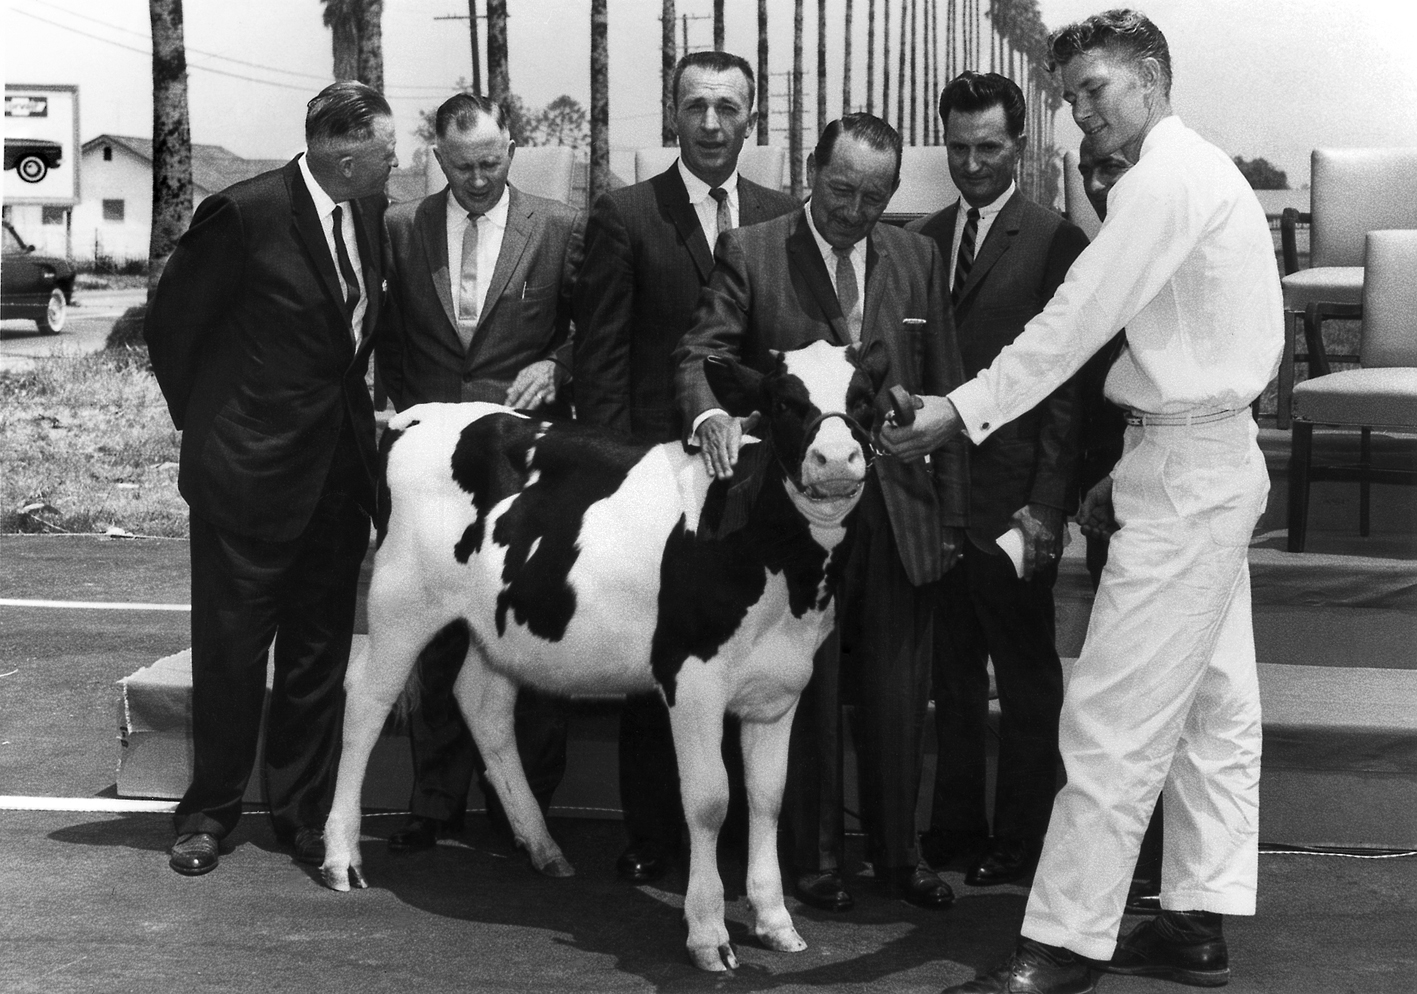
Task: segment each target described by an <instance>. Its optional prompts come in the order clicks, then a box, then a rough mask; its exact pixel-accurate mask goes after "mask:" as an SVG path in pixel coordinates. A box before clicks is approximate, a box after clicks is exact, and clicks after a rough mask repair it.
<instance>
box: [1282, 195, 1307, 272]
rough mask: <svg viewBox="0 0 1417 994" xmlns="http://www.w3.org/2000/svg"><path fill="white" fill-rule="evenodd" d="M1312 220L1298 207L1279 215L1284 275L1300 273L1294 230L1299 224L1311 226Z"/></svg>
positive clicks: (1288, 208)
mask: <svg viewBox="0 0 1417 994" xmlns="http://www.w3.org/2000/svg"><path fill="white" fill-rule="evenodd" d="M1311 221H1312V218H1311V216H1310V215H1309V214H1306V213H1304V212H1303V211H1301V210H1299V209H1298V208H1296V207H1286V208H1284V212H1283V213H1282V214H1280V215H1279V244H1280V248H1281V249H1282V250H1283V252H1284V275H1285V276H1289V275H1290V274H1292V273H1297V272H1298V271H1299V249H1298V246H1297V245H1296V244H1295V235H1294V228H1295V226H1296V225H1299V224H1309V223H1310V222H1311Z"/></svg>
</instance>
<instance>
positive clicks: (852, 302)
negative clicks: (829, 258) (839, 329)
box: [832, 248, 861, 345]
mask: <svg viewBox="0 0 1417 994" xmlns="http://www.w3.org/2000/svg"><path fill="white" fill-rule="evenodd" d="M832 254H833V255H835V256H836V299H837V300H838V301H839V302H840V303H841V319H842V321H844V322H845V323H846V332H847V334H848V335H849V336H850V337H851V344H852V345H860V344H861V312H860V311H859V310H858V309H857V306H856V305H857V304H858V303H859V302H860V300H861V291H860V288H859V287H857V285H856V267H855V266H853V265H852V264H851V249H849V248H844V249H842V248H834V249H832Z"/></svg>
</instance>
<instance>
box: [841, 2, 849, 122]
mask: <svg viewBox="0 0 1417 994" xmlns="http://www.w3.org/2000/svg"><path fill="white" fill-rule="evenodd" d="M841 113H842V115H843V116H844V115H846V114H850V113H851V0H846V38H845V40H844V41H843V42H842V46H841Z"/></svg>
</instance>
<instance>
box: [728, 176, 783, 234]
mask: <svg viewBox="0 0 1417 994" xmlns="http://www.w3.org/2000/svg"><path fill="white" fill-rule="evenodd" d="M765 190H766V187H762V186H759V185H758V184H757V183H754V182H752V181H750V180H746V179H744V178H743V174H742V173H739V174H738V226H739V227H740V228H746V227H747V226H748V225H750V224H761V223H762V222H763V221H771V220H772V219H773V218H774V217H776V216H777V215H776V214H774V213H773V212H772V211H771V210H770V209H769V208H768V207H767V206H766V204H765V203H764V200H763V193H764V192H765Z"/></svg>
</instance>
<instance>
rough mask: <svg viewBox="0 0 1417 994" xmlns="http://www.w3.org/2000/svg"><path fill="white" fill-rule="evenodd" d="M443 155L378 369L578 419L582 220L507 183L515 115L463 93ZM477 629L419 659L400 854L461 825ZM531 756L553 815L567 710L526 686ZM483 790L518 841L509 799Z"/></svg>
mask: <svg viewBox="0 0 1417 994" xmlns="http://www.w3.org/2000/svg"><path fill="white" fill-rule="evenodd" d="M434 132H435V134H436V136H437V143H436V145H435V146H434V149H433V154H434V156H436V158H437V160H438V164H439V165H440V166H441V167H442V169H443V174H444V175H445V176H446V177H447V179H448V186H447V188H446V189H444V190H442V191H440V192H438V193H435V194H433V195H432V196H430V197H426V198H424V199H423V200H422V201H420V202H418V203H416V204H415V203H410V204H400V205H398V206H396V207H393V208H391V209H390V210H389V212H388V214H387V215H386V216H385V219H384V223H385V226H386V227H387V229H388V233H389V243H390V248H391V258H390V263H389V295H390V306H389V307H388V308H387V309H386V310H385V320H384V325H383V327H382V328H381V330H380V337H379V350H378V353H377V361H378V366H379V372H380V374H381V377H382V380H383V382H384V384H385V386H386V388H387V389H388V392H389V398H390V400H391V401H392V402H393V405H394V407H395V409H397V410H403V409H404V408H406V407H411V406H413V405H414V404H421V403H427V402H444V403H457V402H460V401H487V402H489V403H494V404H506V405H508V406H509V407H516V408H522V409H527V410H539V411H542V412H545V413H561V414H566V415H569V413H570V403H569V398H568V397H567V391H565V390H563V389H562V388H563V386H564V385H565V383H566V380H567V378H568V377H569V375H570V335H569V332H570V321H571V285H572V283H573V281H574V279H575V273H576V270H577V269H578V268H579V266H580V257H581V237H582V231H581V227H582V225H581V213H580V211H577V210H575V209H574V208H571V207H568V206H566V205H565V204H562V203H559V202H557V201H554V200H547V199H545V198H543V197H534V196H531V195H530V194H526V193H523V192H522V191H520V190H518V189H517V188H516V187H514V186H511V185H510V184H508V182H507V173H508V170H509V169H510V168H511V165H512V156H513V154H514V153H515V151H516V143H515V142H513V141H512V138H511V135H510V133H509V132H508V130H507V116H506V111H505V109H504V108H503V107H502V106H501V105H500V104H498V103H497V102H496V101H494V100H492V99H490V98H488V97H485V96H472V95H469V94H466V93H459V94H457V95H455V96H453V97H451V98H449V99H448V100H447V101H445V102H444V103H443V105H442V106H441V107H439V108H438V111H437V114H436V115H435V118H434ZM466 654H467V631H466V628H464V627H461V626H458V627H454V628H451V629H449V630H447V631H445V632H443V633H441V634H440V635H439V636H438V637H437V639H436V640H435V642H434V643H433V644H432V645H430V648H429V649H428V650H426V651H425V652H424V653H423V655H422V656H420V658H419V663H418V666H419V676H420V679H421V680H422V682H423V687H424V693H423V695H422V697H421V699H420V701H419V707H418V708H417V709H416V710H415V711H414V713H413V715H412V716H411V719H410V739H411V744H412V748H413V767H414V788H413V798H412V800H411V802H410V809H411V811H412V817H411V818H410V820H409V822H408V824H407V826H405V827H404V828H403V829H401V830H400V831H398V832H395V833H394V834H393V835H391V836H390V837H389V848H390V849H393V850H395V851H399V850H403V851H408V850H415V849H427V848H429V847H431V846H432V845H433V844H434V843H435V842H436V841H437V837H438V835H439V834H440V833H442V832H445V831H456V830H458V829H459V828H461V825H462V820H463V812H464V811H466V809H467V794H468V785H469V784H470V782H471V779H472V777H473V776H474V775H475V774H477V773H478V772H479V771H480V768H481V766H482V763H481V758H480V757H479V756H478V753H477V747H476V745H475V744H474V743H473V741H472V735H471V734H470V733H469V732H468V730H467V725H466V724H465V723H464V722H463V719H462V716H461V714H460V713H459V712H458V708H457V703H456V701H455V700H454V698H453V693H452V690H453V684H454V682H455V681H456V679H457V675H458V672H459V671H460V670H461V668H462V661H463V658H464V657H465V656H466ZM516 731H517V748H518V751H519V752H520V753H521V756H522V761H523V763H524V764H525V766H526V772H527V779H528V781H529V782H530V784H531V788H532V792H533V793H534V794H535V795H536V797H537V800H539V801H540V802H541V804H542V808H543V811H544V810H545V809H546V808H548V807H549V806H550V803H551V795H552V793H553V792H554V791H555V789H556V787H557V786H558V785H559V784H560V782H561V777H562V774H563V773H564V772H565V767H566V715H565V708H564V705H563V704H562V703H561V702H560V701H558V700H557V699H556V698H554V697H550V696H547V695H544V694H539V693H537V692H536V691H533V690H529V689H523V690H522V691H521V693H520V694H519V695H518V698H517V718H516ZM483 793H484V794H485V796H486V799H487V805H488V813H489V815H490V816H491V817H492V820H493V824H494V825H495V826H496V827H497V828H498V829H499V831H501V832H502V833H503V834H504V835H508V836H509V835H510V828H509V827H508V826H507V823H506V817H505V815H504V814H503V812H502V809H501V804H500V799H499V798H497V797H496V796H495V794H494V793H493V792H492V791H491V789H490V788H488V787H487V785H486V784H484V785H483Z"/></svg>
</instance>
